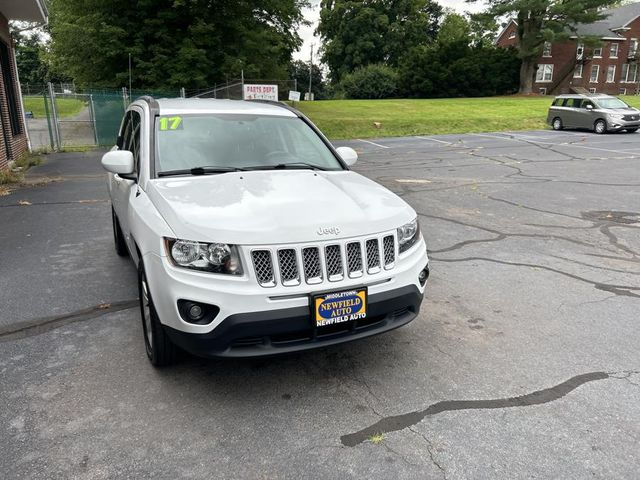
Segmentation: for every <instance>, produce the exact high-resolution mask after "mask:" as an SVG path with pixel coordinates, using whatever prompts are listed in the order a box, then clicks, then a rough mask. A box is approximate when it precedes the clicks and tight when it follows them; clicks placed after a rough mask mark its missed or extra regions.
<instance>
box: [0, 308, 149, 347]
mask: <svg viewBox="0 0 640 480" xmlns="http://www.w3.org/2000/svg"><path fill="white" fill-rule="evenodd" d="M137 306H138V300H137V299H136V300H124V301H120V302H113V303H102V304H100V305H95V306H93V307H89V308H84V309H82V310H77V311H75V312H71V313H65V314H63V315H56V316H52V317H41V318H36V319H33V320H25V321H21V322H15V323H13V324H11V325H10V326H6V327H0V342H6V341H11V340H17V339H19V338H25V337H32V336H34V335H40V334H42V333H45V332H49V331H51V330H54V329H56V328H60V327H62V326H64V325H68V324H70V323H75V322H82V321H85V320H92V319H94V318H97V317H101V316H102V315H106V314H108V313H114V312H119V311H121V310H128V309H131V308H134V307H137Z"/></svg>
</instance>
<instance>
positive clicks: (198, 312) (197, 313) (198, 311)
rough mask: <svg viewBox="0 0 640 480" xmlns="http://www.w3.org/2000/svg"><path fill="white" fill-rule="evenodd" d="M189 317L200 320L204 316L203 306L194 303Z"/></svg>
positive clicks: (190, 308)
mask: <svg viewBox="0 0 640 480" xmlns="http://www.w3.org/2000/svg"><path fill="white" fill-rule="evenodd" d="M189 317H190V318H191V320H200V318H201V317H202V308H201V307H200V305H192V306H191V307H189Z"/></svg>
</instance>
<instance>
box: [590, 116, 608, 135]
mask: <svg viewBox="0 0 640 480" xmlns="http://www.w3.org/2000/svg"><path fill="white" fill-rule="evenodd" d="M593 130H594V131H595V132H596V133H597V134H603V133H607V122H605V121H604V120H602V119H600V120H596V123H594V124H593Z"/></svg>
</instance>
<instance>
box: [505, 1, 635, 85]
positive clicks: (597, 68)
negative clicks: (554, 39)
mask: <svg viewBox="0 0 640 480" xmlns="http://www.w3.org/2000/svg"><path fill="white" fill-rule="evenodd" d="M603 13H605V14H608V16H607V18H605V19H604V20H601V21H598V22H595V23H592V24H584V25H578V28H577V36H576V37H572V38H571V39H570V40H568V41H565V42H558V43H553V44H550V43H548V42H547V43H545V45H544V48H543V52H542V55H541V56H540V58H539V59H538V69H537V71H536V79H535V83H534V85H533V88H534V92H536V91H537V92H538V93H540V94H542V95H555V94H559V93H570V92H582V93H584V92H586V91H588V92H591V93H608V94H613V95H620V94H637V93H640V83H639V81H640V75H639V73H640V72H638V68H639V67H638V63H639V60H640V49H639V48H638V42H639V40H640V3H632V4H628V5H624V6H621V7H618V8H613V9H610V10H605V11H604V12H603ZM517 28H518V25H517V23H516V22H515V21H514V20H512V21H511V22H510V23H509V24H507V26H506V27H505V28H504V29H503V30H502V32H500V35H498V38H497V39H496V45H498V46H501V47H508V46H514V45H516V44H517V41H518V40H517ZM585 36H591V37H598V38H600V39H601V41H602V43H601V44H600V45H599V46H597V47H586V46H585V45H584V44H582V43H580V41H579V39H578V37H585Z"/></svg>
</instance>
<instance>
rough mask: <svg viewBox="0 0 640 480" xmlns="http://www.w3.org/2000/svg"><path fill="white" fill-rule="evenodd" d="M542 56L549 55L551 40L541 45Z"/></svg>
mask: <svg viewBox="0 0 640 480" xmlns="http://www.w3.org/2000/svg"><path fill="white" fill-rule="evenodd" d="M542 56H543V57H550V56H551V42H544V46H543V47H542Z"/></svg>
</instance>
